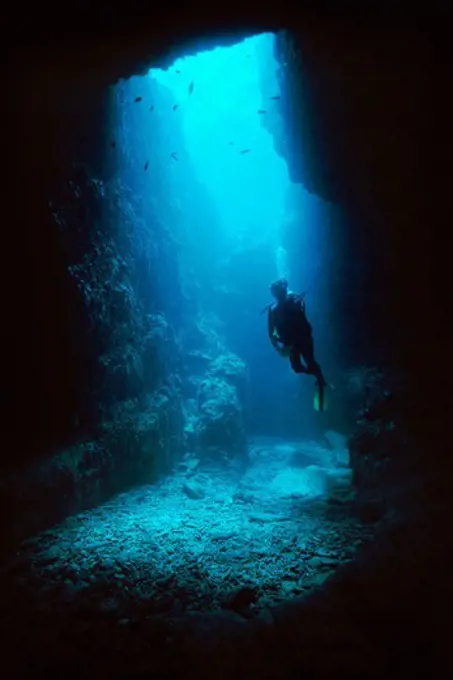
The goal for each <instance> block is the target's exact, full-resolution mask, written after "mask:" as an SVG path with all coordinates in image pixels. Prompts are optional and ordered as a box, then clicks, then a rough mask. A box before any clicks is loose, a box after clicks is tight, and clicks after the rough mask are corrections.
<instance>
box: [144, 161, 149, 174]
mask: <svg viewBox="0 0 453 680" xmlns="http://www.w3.org/2000/svg"><path fill="white" fill-rule="evenodd" d="M148 168H149V161H146V163H145V167H144V168H143V169H144V171H145V172H146V171H147V170H148Z"/></svg>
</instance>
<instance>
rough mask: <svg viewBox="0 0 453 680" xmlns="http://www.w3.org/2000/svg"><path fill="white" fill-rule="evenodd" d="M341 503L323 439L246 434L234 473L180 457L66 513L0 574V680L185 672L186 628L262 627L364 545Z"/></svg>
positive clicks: (334, 452)
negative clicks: (139, 481) (3, 673)
mask: <svg viewBox="0 0 453 680" xmlns="http://www.w3.org/2000/svg"><path fill="white" fill-rule="evenodd" d="M352 503H353V500H352V493H351V488H350V470H349V468H348V467H347V461H346V452H345V451H344V450H342V449H341V448H335V447H332V446H330V445H328V444H327V443H326V446H325V447H324V446H320V445H319V444H317V443H314V442H284V441H277V440H264V439H263V440H259V439H256V440H254V441H252V442H251V445H250V449H249V462H248V464H247V465H246V466H244V463H243V462H238V463H237V464H235V463H234V462H230V463H228V464H227V463H225V464H221V465H220V464H219V463H214V462H210V461H209V460H202V461H200V460H199V459H198V458H196V457H195V456H194V455H191V454H187V455H186V457H185V458H184V460H183V462H182V463H181V464H180V466H179V468H178V470H177V471H176V472H175V474H174V475H172V476H171V477H167V478H166V479H163V480H162V481H161V482H160V483H158V484H157V485H153V486H142V487H138V488H134V489H132V490H130V491H129V492H127V493H123V494H120V495H118V496H116V497H114V498H113V499H111V500H110V501H109V502H107V503H105V504H104V505H102V506H100V507H97V508H95V509H92V510H89V511H86V512H83V513H80V514H78V515H76V516H72V517H70V518H68V519H67V520H66V521H64V522H63V523H62V524H60V525H58V526H55V527H53V528H52V529H50V530H48V531H45V532H43V533H41V534H39V535H37V536H35V537H34V538H33V539H30V540H28V541H26V542H24V543H23V544H22V545H21V546H20V549H19V550H18V551H17V552H16V554H15V555H14V556H13V557H11V558H10V559H8V560H7V562H6V563H4V564H3V565H2V574H1V589H2V591H3V593H2V602H1V607H2V627H3V629H4V631H3V634H2V639H3V644H4V647H5V649H6V650H7V652H6V656H5V655H4V662H5V660H6V659H9V662H8V663H9V665H8V668H10V671H9V677H13V676H14V677H25V675H27V674H29V673H30V674H31V675H33V674H36V673H38V672H51V671H54V672H58V673H61V672H66V671H69V670H70V671H71V672H74V673H76V674H77V675H78V676H80V677H89V676H90V674H91V673H95V672H97V671H98V670H101V669H103V670H104V671H106V668H107V667H108V668H110V669H111V670H110V671H109V672H110V673H111V674H112V673H113V674H115V673H116V674H118V675H119V676H121V677H127V676H131V675H132V674H134V673H137V672H138V673H139V674H140V673H157V672H158V673H160V675H159V676H158V677H166V676H165V675H162V673H170V672H172V673H176V672H177V671H179V670H181V668H184V667H185V666H186V664H187V660H185V652H184V650H185V649H187V645H189V644H190V645H191V644H192V642H193V640H192V637H193V634H194V633H193V631H194V630H198V635H200V636H201V637H200V640H201V641H200V643H199V644H201V645H203V644H204V643H203V639H204V637H205V636H206V635H209V634H210V633H211V634H212V633H213V631H214V630H218V629H219V627H220V629H221V630H222V631H223V634H225V633H227V634H228V635H229V634H230V633H231V634H233V633H234V631H235V630H236V629H237V628H238V629H241V630H242V627H243V626H244V625H245V624H246V623H247V622H258V623H260V622H262V624H263V625H272V622H273V611H274V608H275V607H278V605H279V604H281V603H283V602H285V601H287V600H288V599H291V598H292V597H294V596H301V595H304V594H305V593H309V592H311V591H312V589H313V588H315V587H316V586H319V585H321V584H322V583H323V582H324V581H325V579H326V578H327V577H328V576H329V575H330V574H332V573H333V572H334V571H335V569H336V568H337V566H338V565H339V564H341V563H344V562H346V561H348V560H350V559H352V558H353V556H354V554H355V553H356V551H357V549H358V548H360V546H361V545H363V544H364V542H367V541H369V540H371V539H372V537H373V526H372V525H363V524H361V523H360V522H359V520H358V519H357V518H356V517H355V516H354V514H353V512H352ZM208 622H209V623H208ZM213 622H215V623H213ZM233 637H234V635H233ZM189 640H192V642H190V643H189ZM65 669H66V670H65Z"/></svg>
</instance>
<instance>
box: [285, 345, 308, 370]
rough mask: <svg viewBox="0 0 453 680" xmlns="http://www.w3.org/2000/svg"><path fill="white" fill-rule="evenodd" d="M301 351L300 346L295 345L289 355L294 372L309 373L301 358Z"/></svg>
mask: <svg viewBox="0 0 453 680" xmlns="http://www.w3.org/2000/svg"><path fill="white" fill-rule="evenodd" d="M300 355H301V352H300V348H299V347H297V346H296V347H293V348H292V350H291V354H290V355H289V361H290V363H291V368H292V369H293V371H294V373H307V372H308V371H307V369H306V367H305V366H304V365H303V363H302V360H301V356H300Z"/></svg>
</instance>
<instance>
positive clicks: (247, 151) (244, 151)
mask: <svg viewBox="0 0 453 680" xmlns="http://www.w3.org/2000/svg"><path fill="white" fill-rule="evenodd" d="M250 151H251V149H242V151H240V152H239V153H240V154H241V155H244V154H245V153H250Z"/></svg>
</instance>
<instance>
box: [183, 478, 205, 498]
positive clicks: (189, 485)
mask: <svg viewBox="0 0 453 680" xmlns="http://www.w3.org/2000/svg"><path fill="white" fill-rule="evenodd" d="M182 490H183V491H184V493H185V494H186V496H188V497H189V498H192V499H193V500H199V499H200V498H204V497H205V492H204V489H203V488H202V487H201V486H200V484H197V483H196V482H184V484H183V487H182Z"/></svg>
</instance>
